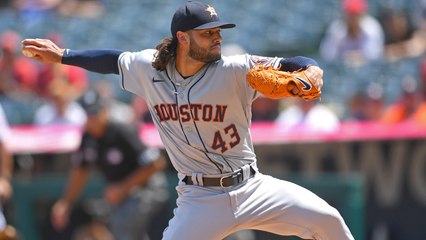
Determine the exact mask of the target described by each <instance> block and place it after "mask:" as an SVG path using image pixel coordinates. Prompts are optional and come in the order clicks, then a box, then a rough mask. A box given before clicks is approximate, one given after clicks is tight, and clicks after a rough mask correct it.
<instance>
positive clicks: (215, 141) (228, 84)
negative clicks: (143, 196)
mask: <svg viewBox="0 0 426 240" xmlns="http://www.w3.org/2000/svg"><path fill="white" fill-rule="evenodd" d="M154 54H155V50H152V49H149V50H144V51H141V52H136V53H129V52H126V53H123V54H121V56H120V58H119V68H120V74H121V76H122V79H121V87H122V88H123V89H125V90H127V91H130V92H133V93H135V94H137V95H140V96H143V97H144V98H145V99H146V101H147V103H148V105H149V108H150V111H151V114H152V116H153V119H154V122H155V124H156V126H157V129H158V131H159V133H160V136H161V139H162V141H163V143H164V147H165V148H166V150H167V152H168V154H169V157H170V159H171V162H172V164H173V166H174V167H175V169H176V170H177V171H178V172H179V173H181V174H185V175H191V174H192V173H193V172H198V173H203V174H204V175H205V176H206V175H218V174H222V173H229V172H234V171H236V170H238V169H239V168H241V167H242V166H244V165H246V164H252V163H255V161H256V155H255V153H254V150H253V144H252V140H251V136H250V129H249V128H250V125H251V103H252V101H253V100H254V99H255V98H256V97H257V95H258V93H257V92H256V91H255V90H254V89H252V88H251V87H249V85H248V83H247V80H246V75H247V72H248V71H249V69H250V68H251V67H252V66H253V65H254V60H255V59H256V58H257V57H253V56H250V55H239V56H232V57H223V58H222V59H221V60H220V61H217V62H213V63H210V64H207V65H206V66H204V67H203V68H202V69H201V70H200V71H199V72H198V73H197V74H195V75H194V76H192V77H189V78H183V77H182V76H180V74H179V73H178V72H177V71H176V69H175V64H174V63H171V64H169V65H168V66H167V70H166V71H162V72H158V71H156V70H155V69H154V68H153V67H152V65H151V63H152V61H153V57H154ZM268 60H269V61H270V62H271V63H274V62H278V60H279V58H275V59H274V58H271V59H268ZM218 93H219V94H218ZM252 165H253V164H252Z"/></svg>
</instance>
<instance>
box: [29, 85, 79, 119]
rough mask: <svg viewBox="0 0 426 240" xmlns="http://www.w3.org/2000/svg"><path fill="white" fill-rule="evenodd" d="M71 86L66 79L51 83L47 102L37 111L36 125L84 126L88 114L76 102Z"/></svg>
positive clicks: (46, 98) (35, 116)
mask: <svg viewBox="0 0 426 240" xmlns="http://www.w3.org/2000/svg"><path fill="white" fill-rule="evenodd" d="M73 94H74V91H73V88H72V86H71V84H70V83H69V82H68V81H67V80H64V79H60V80H55V81H52V82H51V83H49V88H48V90H47V93H46V97H45V102H44V103H43V104H42V105H41V106H40V107H38V108H37V109H36V111H35V114H34V124H36V125H75V126H84V124H85V122H86V118H87V117H86V113H85V111H84V109H83V108H82V107H81V106H80V104H79V103H78V102H77V101H75V100H74V95H73Z"/></svg>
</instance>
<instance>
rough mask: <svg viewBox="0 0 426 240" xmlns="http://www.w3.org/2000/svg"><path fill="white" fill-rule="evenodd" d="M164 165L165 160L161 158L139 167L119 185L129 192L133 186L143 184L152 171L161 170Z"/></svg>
mask: <svg viewBox="0 0 426 240" xmlns="http://www.w3.org/2000/svg"><path fill="white" fill-rule="evenodd" d="M164 166H165V160H164V159H163V158H161V159H160V160H157V161H156V162H154V163H152V164H150V165H148V166H146V167H143V168H142V167H141V168H139V169H138V170H136V171H135V172H134V173H133V174H131V175H130V176H128V177H127V178H126V179H125V180H124V181H123V182H122V183H121V186H122V187H123V188H124V189H125V190H126V192H129V191H130V190H132V189H133V188H134V187H138V186H143V185H144V184H145V183H146V182H147V181H148V179H149V178H150V177H151V176H152V175H153V174H154V173H156V172H158V171H161V170H163V169H164Z"/></svg>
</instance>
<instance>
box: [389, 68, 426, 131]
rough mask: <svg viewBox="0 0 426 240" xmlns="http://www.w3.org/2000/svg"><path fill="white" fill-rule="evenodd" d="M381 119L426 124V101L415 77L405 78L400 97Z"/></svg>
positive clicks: (391, 121) (390, 121)
mask: <svg viewBox="0 0 426 240" xmlns="http://www.w3.org/2000/svg"><path fill="white" fill-rule="evenodd" d="M381 121H382V122H383V123H392V124H393V123H402V122H409V123H415V124H419V125H422V126H426V102H425V101H424V98H423V96H422V92H421V91H420V89H419V88H418V83H417V81H416V80H415V79H414V78H413V77H411V76H408V77H406V78H405V79H404V80H403V82H402V94H401V96H400V98H399V99H398V101H396V102H395V103H393V104H391V105H390V106H388V107H387V108H386V109H385V112H384V113H383V116H382V117H381Z"/></svg>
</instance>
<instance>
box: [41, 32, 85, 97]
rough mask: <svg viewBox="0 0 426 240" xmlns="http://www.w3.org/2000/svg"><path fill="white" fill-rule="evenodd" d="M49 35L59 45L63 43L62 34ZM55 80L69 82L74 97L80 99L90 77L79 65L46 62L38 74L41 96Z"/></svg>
mask: <svg viewBox="0 0 426 240" xmlns="http://www.w3.org/2000/svg"><path fill="white" fill-rule="evenodd" d="M47 37H48V38H49V39H51V40H52V41H53V42H55V43H56V44H57V45H58V46H61V45H62V43H63V38H62V35H61V34H58V33H51V34H49V35H48V36H47ZM55 81H66V82H68V83H69V88H70V90H69V91H71V93H70V94H71V96H72V98H73V99H78V98H79V97H81V95H82V94H83V92H84V91H85V90H86V89H87V85H88V81H89V77H88V74H87V71H86V70H84V69H81V68H78V67H74V66H69V65H62V64H47V63H45V64H43V65H42V67H41V70H40V74H39V76H38V93H39V94H40V96H45V95H46V93H47V91H48V90H49V88H50V86H49V85H50V84H51V83H52V82H55Z"/></svg>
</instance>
